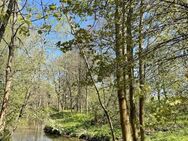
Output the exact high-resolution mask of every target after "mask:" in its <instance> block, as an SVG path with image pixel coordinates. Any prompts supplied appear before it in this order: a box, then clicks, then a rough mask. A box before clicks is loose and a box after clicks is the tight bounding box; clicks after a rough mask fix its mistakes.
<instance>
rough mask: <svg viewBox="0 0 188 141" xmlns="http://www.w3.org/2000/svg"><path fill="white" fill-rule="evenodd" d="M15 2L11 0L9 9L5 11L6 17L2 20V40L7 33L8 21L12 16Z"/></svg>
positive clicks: (0, 37) (0, 33) (0, 36)
mask: <svg viewBox="0 0 188 141" xmlns="http://www.w3.org/2000/svg"><path fill="white" fill-rule="evenodd" d="M14 3H15V0H9V3H8V7H7V11H6V13H5V16H4V19H3V21H0V42H1V40H2V38H3V35H4V33H5V30H6V27H7V24H8V21H9V19H10V17H11V14H12V11H13V7H14Z"/></svg>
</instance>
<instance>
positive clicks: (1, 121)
mask: <svg viewBox="0 0 188 141" xmlns="http://www.w3.org/2000/svg"><path fill="white" fill-rule="evenodd" d="M10 3H11V4H10ZM9 4H10V5H11V9H9V10H10V11H11V12H12V10H15V1H13V0H11V1H10V2H9ZM10 5H9V6H10ZM9 8H10V7H9ZM10 11H9V12H10ZM9 14H11V13H9ZM15 21H16V13H15V12H14V13H13V21H12V22H13V23H12V27H11V30H12V37H11V42H10V45H9V47H8V59H7V65H6V72H5V87H4V96H3V101H2V107H1V113H0V132H2V131H3V130H4V128H5V117H6V113H7V110H8V102H9V97H10V93H11V86H12V62H13V60H14V50H15V29H14V28H15ZM7 23H8V21H7ZM1 28H2V27H1ZM0 32H2V31H1V30H0ZM1 34H2V33H1ZM1 38H2V36H1V35H0V40H1Z"/></svg>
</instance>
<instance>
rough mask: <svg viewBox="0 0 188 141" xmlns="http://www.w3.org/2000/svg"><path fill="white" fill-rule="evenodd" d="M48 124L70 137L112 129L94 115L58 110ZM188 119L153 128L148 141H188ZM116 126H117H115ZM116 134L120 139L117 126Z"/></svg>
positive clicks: (102, 133) (96, 133)
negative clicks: (98, 121)
mask: <svg viewBox="0 0 188 141" xmlns="http://www.w3.org/2000/svg"><path fill="white" fill-rule="evenodd" d="M48 125H49V126H51V127H54V128H56V129H59V130H61V131H62V132H63V133H64V134H65V135H68V136H70V137H80V136H81V135H83V134H84V135H88V136H90V137H93V136H108V137H110V136H111V135H110V129H109V126H108V124H102V125H101V124H97V123H95V122H94V118H93V116H92V115H90V114H88V115H86V114H80V113H71V112H68V111H67V112H57V113H54V114H52V115H50V118H49V120H48ZM187 125H188V121H187V118H186V117H184V118H180V119H179V120H178V121H177V124H176V125H175V126H172V124H170V123H166V124H165V125H162V126H161V127H159V128H157V129H153V131H151V132H150V133H148V134H147V135H146V141H188V128H187ZM115 127H116V126H115ZM115 135H116V137H117V139H120V136H121V130H120V129H119V128H115Z"/></svg>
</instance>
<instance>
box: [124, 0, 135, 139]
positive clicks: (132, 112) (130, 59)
mask: <svg viewBox="0 0 188 141" xmlns="http://www.w3.org/2000/svg"><path fill="white" fill-rule="evenodd" d="M132 13H133V8H132V0H130V1H129V3H128V15H127V25H126V26H127V59H128V64H127V67H128V68H127V71H128V72H127V73H128V83H129V100H130V123H131V128H132V137H133V141H137V130H136V124H135V121H136V109H135V104H134V87H133V85H134V84H133V83H134V62H133V43H132V42H133V41H132Z"/></svg>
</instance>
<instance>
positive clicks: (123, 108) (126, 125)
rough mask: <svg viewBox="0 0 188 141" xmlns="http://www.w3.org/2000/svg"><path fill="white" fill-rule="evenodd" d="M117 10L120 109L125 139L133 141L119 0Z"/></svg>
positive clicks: (117, 75)
mask: <svg viewBox="0 0 188 141" xmlns="http://www.w3.org/2000/svg"><path fill="white" fill-rule="evenodd" d="M115 4H116V11H115V17H114V19H115V32H116V33H115V35H116V36H115V41H116V42H115V50H116V78H117V94H118V101H119V111H120V121H121V129H122V136H123V141H133V138H132V135H131V132H132V131H131V126H130V120H129V113H128V106H127V100H126V97H125V93H124V84H122V83H123V82H124V75H125V74H124V68H123V67H122V60H123V51H122V48H121V36H120V23H119V19H120V14H119V10H118V9H119V5H120V2H119V0H116V1H115Z"/></svg>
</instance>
